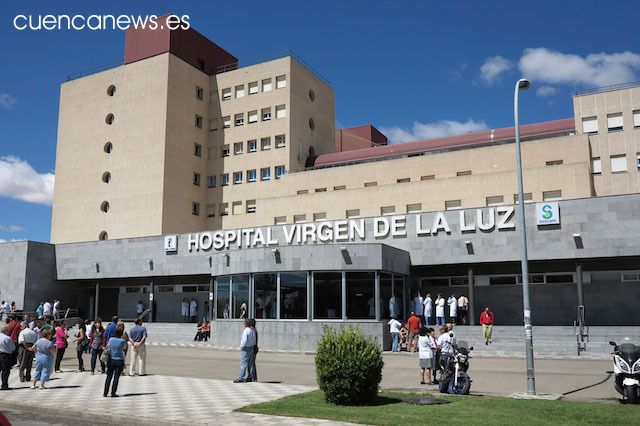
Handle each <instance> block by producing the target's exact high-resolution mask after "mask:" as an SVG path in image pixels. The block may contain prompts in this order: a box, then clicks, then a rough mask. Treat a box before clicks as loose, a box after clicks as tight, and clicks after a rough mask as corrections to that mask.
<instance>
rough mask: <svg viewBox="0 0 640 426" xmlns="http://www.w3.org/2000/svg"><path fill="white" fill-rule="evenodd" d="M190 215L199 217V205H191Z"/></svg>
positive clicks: (194, 203) (193, 203)
mask: <svg viewBox="0 0 640 426" xmlns="http://www.w3.org/2000/svg"><path fill="white" fill-rule="evenodd" d="M191 214H192V215H194V216H200V203H196V202H195V201H194V202H192V203H191Z"/></svg>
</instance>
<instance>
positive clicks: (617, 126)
mask: <svg viewBox="0 0 640 426" xmlns="http://www.w3.org/2000/svg"><path fill="white" fill-rule="evenodd" d="M622 128H623V122H622V113H621V112H618V113H616V114H607V130H608V131H610V132H617V131H618V130H622Z"/></svg>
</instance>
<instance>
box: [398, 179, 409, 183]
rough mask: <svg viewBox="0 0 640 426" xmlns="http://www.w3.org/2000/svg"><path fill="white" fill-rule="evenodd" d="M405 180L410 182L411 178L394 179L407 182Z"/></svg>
mask: <svg viewBox="0 0 640 426" xmlns="http://www.w3.org/2000/svg"><path fill="white" fill-rule="evenodd" d="M407 182H411V178H400V179H396V183H407Z"/></svg>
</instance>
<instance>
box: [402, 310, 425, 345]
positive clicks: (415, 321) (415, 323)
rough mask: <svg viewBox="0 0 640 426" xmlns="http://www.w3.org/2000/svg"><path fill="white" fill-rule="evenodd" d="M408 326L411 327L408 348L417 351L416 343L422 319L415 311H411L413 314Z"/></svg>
mask: <svg viewBox="0 0 640 426" xmlns="http://www.w3.org/2000/svg"><path fill="white" fill-rule="evenodd" d="M406 327H407V328H408V329H409V342H408V344H407V350H408V351H411V352H415V350H416V343H417V342H418V336H419V335H420V327H422V321H420V318H419V317H418V316H417V315H416V314H415V312H411V315H410V316H409V319H408V320H407V325H406Z"/></svg>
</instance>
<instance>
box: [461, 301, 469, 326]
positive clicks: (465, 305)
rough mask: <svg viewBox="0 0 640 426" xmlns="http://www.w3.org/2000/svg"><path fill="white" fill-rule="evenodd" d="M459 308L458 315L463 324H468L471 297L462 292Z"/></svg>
mask: <svg viewBox="0 0 640 426" xmlns="http://www.w3.org/2000/svg"><path fill="white" fill-rule="evenodd" d="M458 310H459V311H460V315H459V316H458V318H459V320H460V323H462V325H467V322H468V320H469V299H467V297H466V296H465V295H464V294H461V295H460V297H459V298H458Z"/></svg>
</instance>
